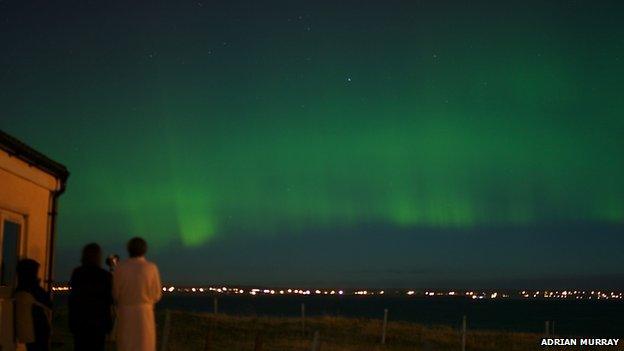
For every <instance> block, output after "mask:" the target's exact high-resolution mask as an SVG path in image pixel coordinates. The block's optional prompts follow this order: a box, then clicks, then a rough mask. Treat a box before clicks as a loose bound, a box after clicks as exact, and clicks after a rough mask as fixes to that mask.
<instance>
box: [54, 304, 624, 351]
mask: <svg viewBox="0 0 624 351" xmlns="http://www.w3.org/2000/svg"><path fill="white" fill-rule="evenodd" d="M170 313H171V314H170V329H169V342H168V344H167V350H172V351H173V350H175V351H186V350H189V351H191V350H192V351H202V350H206V351H208V350H209V351H252V350H254V346H255V344H256V342H260V343H261V344H262V347H261V350H263V351H304V350H310V345H311V340H312V337H313V333H314V331H318V332H319V335H320V340H321V350H322V351H372V350H375V351H378V350H388V351H407V350H409V351H421V350H422V351H447V350H448V351H451V350H452V351H459V350H461V336H460V333H459V331H458V330H456V329H453V328H450V327H445V326H439V327H429V326H423V325H420V324H414V323H407V322H392V321H390V322H389V323H388V329H387V337H386V345H385V346H383V347H382V346H381V345H380V340H381V328H382V324H381V321H379V320H372V319H355V318H344V317H312V318H307V319H306V330H305V333H304V332H302V325H301V320H300V319H298V318H289V317H240V316H227V315H217V316H215V315H212V314H205V313H191V312H177V311H172V312H170ZM164 319H165V318H164V312H162V311H161V312H159V313H158V315H157V320H158V331H159V342H160V341H161V338H162V335H163V332H162V329H163V325H164ZM66 322H67V314H66V312H65V311H59V312H58V313H56V316H55V320H54V327H55V337H54V339H55V341H56V342H57V345H56V346H55V348H54V349H55V350H71V349H72V345H71V335H70V334H69V332H68V330H67V327H66V325H67V323H66ZM540 340H541V335H538V334H529V333H508V332H490V331H469V333H468V336H467V340H466V349H467V350H468V351H494V350H504V351H507V350H509V351H514V350H517V351H525V350H527V351H528V350H545V349H548V350H571V348H567V349H566V348H556V347H549V348H544V347H541V346H539V341H540ZM159 347H160V345H159ZM110 349H111V350H112V349H114V348H113V347H111V348H110ZM579 349H581V348H579ZM603 349H605V348H603ZM582 350H592V349H591V348H585V347H583V348H582ZM595 350H598V348H595ZM611 350H624V348H611Z"/></svg>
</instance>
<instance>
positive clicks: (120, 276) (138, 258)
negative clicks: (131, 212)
mask: <svg viewBox="0 0 624 351" xmlns="http://www.w3.org/2000/svg"><path fill="white" fill-rule="evenodd" d="M146 252H147V243H146V242H145V240H143V239H141V238H132V239H131V240H130V241H129V242H128V254H129V255H130V258H128V259H127V260H123V261H121V262H119V264H118V265H117V267H116V268H115V272H114V273H113V296H114V297H115V301H116V302H117V326H116V329H115V332H116V337H117V351H155V350H156V324H155V321H154V304H155V303H156V302H158V300H160V296H161V293H162V291H161V289H162V287H161V284H160V274H159V273H158V267H156V265H155V264H154V263H152V262H149V261H147V260H146V259H145V253H146Z"/></svg>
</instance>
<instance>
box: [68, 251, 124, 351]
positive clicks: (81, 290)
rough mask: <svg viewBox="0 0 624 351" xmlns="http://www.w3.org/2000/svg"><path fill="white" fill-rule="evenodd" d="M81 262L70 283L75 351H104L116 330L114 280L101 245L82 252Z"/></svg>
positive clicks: (69, 304)
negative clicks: (104, 265) (105, 264)
mask: <svg viewBox="0 0 624 351" xmlns="http://www.w3.org/2000/svg"><path fill="white" fill-rule="evenodd" d="M81 263H82V265H81V266H80V267H77V268H76V269H74V272H73V273H72V276H71V280H70V283H69V284H70V286H71V291H70V293H69V302H68V307H69V329H70V331H71V332H72V334H74V350H76V351H101V350H104V348H105V345H106V334H108V333H109V332H110V331H111V329H112V327H113V318H112V310H111V308H112V304H113V291H112V289H113V277H112V275H111V274H110V273H109V272H108V271H106V270H105V269H103V268H102V250H101V249H100V246H99V245H98V244H95V243H92V244H88V245H86V246H85V247H84V248H83V249H82V259H81Z"/></svg>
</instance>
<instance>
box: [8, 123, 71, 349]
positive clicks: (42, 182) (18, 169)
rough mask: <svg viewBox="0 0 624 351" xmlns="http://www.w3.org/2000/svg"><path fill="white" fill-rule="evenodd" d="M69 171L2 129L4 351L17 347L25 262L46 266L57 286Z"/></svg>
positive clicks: (45, 279)
mask: <svg viewBox="0 0 624 351" xmlns="http://www.w3.org/2000/svg"><path fill="white" fill-rule="evenodd" d="M68 176H69V172H68V171H67V168H65V166H63V165H61V164H59V163H57V162H55V161H53V160H51V159H49V158H48V157H46V156H45V155H43V154H41V153H39V152H38V151H36V150H34V149H32V148H31V147H29V146H28V145H26V144H24V143H22V142H21V141H19V140H17V139H15V138H14V137H12V136H10V135H8V134H6V133H4V132H3V131H1V130H0V350H3V351H6V350H14V349H15V348H16V345H15V342H14V337H13V303H12V299H11V296H12V291H13V288H14V285H15V265H16V263H17V261H18V260H19V259H20V258H26V257H27V258H32V259H35V260H37V261H38V262H39V263H40V264H41V269H40V271H39V274H40V276H41V281H42V283H43V285H44V287H46V288H47V289H51V286H52V278H53V276H52V271H53V264H54V239H55V222H56V213H57V206H58V198H59V196H60V195H61V194H62V193H63V191H64V190H65V182H66V181H67V177H68Z"/></svg>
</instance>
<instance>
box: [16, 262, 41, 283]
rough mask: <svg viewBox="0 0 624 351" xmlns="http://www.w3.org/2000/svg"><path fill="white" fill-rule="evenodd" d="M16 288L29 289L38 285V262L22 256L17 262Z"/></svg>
mask: <svg viewBox="0 0 624 351" xmlns="http://www.w3.org/2000/svg"><path fill="white" fill-rule="evenodd" d="M16 273H17V289H18V290H29V289H32V288H34V287H36V286H38V285H39V277H38V274H39V262H37V261H35V260H33V259H30V258H24V259H22V260H20V261H19V262H17V267H16Z"/></svg>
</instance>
